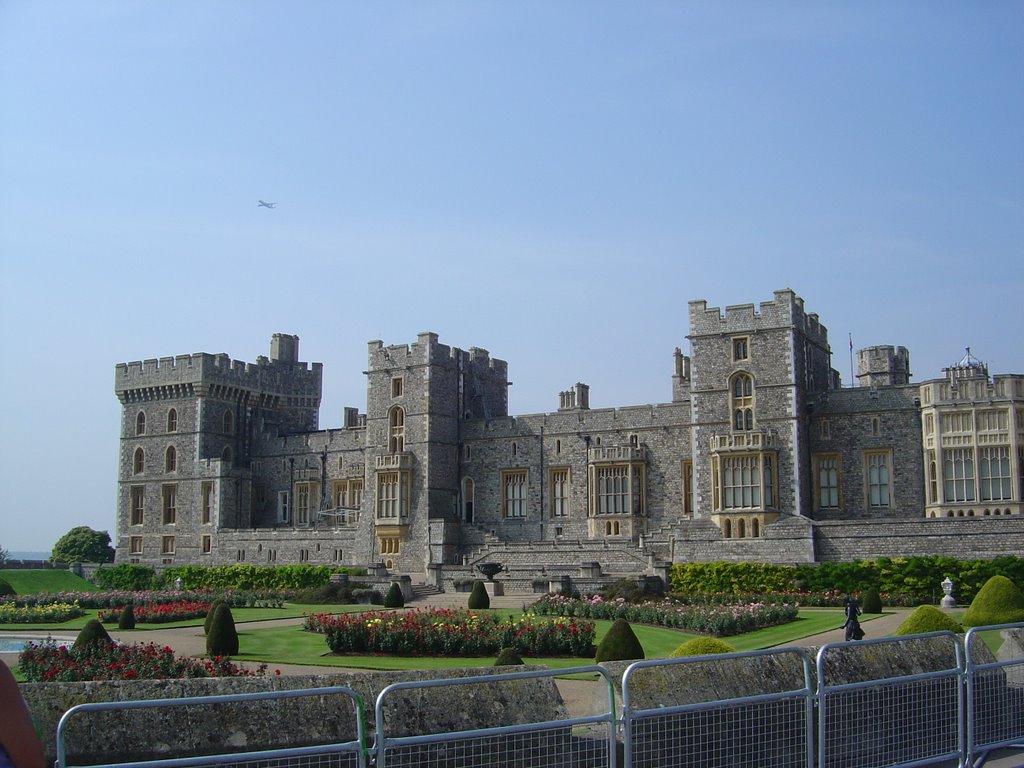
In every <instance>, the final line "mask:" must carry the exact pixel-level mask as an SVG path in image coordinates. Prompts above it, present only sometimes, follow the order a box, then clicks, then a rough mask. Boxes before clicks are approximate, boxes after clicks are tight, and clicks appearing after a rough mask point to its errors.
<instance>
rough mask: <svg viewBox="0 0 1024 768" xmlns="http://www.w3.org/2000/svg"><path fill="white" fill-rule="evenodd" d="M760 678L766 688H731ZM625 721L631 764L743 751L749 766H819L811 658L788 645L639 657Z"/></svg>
mask: <svg viewBox="0 0 1024 768" xmlns="http://www.w3.org/2000/svg"><path fill="white" fill-rule="evenodd" d="M752 681H756V683H757V685H758V687H759V689H760V690H762V691H764V693H763V694H762V695H758V696H749V695H732V696H729V695H728V693H729V690H730V689H732V690H733V691H735V690H736V689H737V688H744V687H747V686H748V685H749V684H750V683H751V682H752ZM737 684H738V685H737ZM748 690H749V688H748ZM622 723H623V726H622V732H623V746H624V749H623V754H624V763H625V765H626V766H628V767H629V768H669V767H671V768H684V767H685V766H727V765H736V764H737V762H736V761H737V758H738V757H739V756H742V765H744V766H763V768H787V767H792V768H811V766H812V765H813V754H814V752H813V740H814V729H813V723H814V689H813V687H812V681H811V662H810V658H809V657H808V656H807V654H806V653H805V652H804V651H803V650H801V649H798V648H787V649H782V650H767V651H752V652H748V653H730V654H721V655H717V656H695V657H684V658H677V659H660V660H654V661H641V662H636V663H634V664H631V665H630V666H629V667H628V668H627V669H626V671H625V672H624V673H623V676H622Z"/></svg>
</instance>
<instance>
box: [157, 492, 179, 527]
mask: <svg viewBox="0 0 1024 768" xmlns="http://www.w3.org/2000/svg"><path fill="white" fill-rule="evenodd" d="M162 498H163V509H162V515H161V522H162V523H163V524H164V525H174V524H175V523H177V522H178V486H176V485H165V486H163V488H162Z"/></svg>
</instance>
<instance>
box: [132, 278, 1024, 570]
mask: <svg viewBox="0 0 1024 768" xmlns="http://www.w3.org/2000/svg"><path fill="white" fill-rule="evenodd" d="M688 321H689V327H688V329H687V333H686V339H687V340H688V342H689V351H688V354H684V353H683V351H682V348H676V349H675V350H674V351H673V352H672V365H671V368H670V370H667V371H665V373H666V378H667V379H668V378H669V377H670V382H668V381H667V382H666V383H667V384H669V383H670V385H671V401H670V402H668V403H653V404H642V405H625V406H620V407H616V408H597V409H595V408H591V407H590V387H589V386H588V385H587V384H585V383H583V382H580V381H576V383H575V384H573V385H571V386H570V387H568V388H563V389H561V390H560V391H559V390H558V389H556V388H555V387H554V386H553V387H552V393H553V394H557V398H558V399H557V409H556V410H553V411H551V412H548V413H539V414H530V415H511V414H509V412H508V387H509V380H508V364H507V363H506V362H505V361H504V360H500V359H497V358H494V357H492V356H491V355H490V353H489V352H488V351H487V350H486V349H483V348H481V347H475V346H471V347H468V348H466V349H460V348H458V347H453V346H448V345H446V344H442V343H441V342H440V341H439V339H438V336H437V334H434V333H430V332H424V333H420V334H418V335H417V336H416V340H415V341H414V342H412V343H411V344H394V345H385V344H384V342H382V341H371V342H369V344H368V347H367V360H368V362H367V365H366V369H365V375H366V381H367V395H366V403H365V412H360V410H359V409H358V408H354V407H349V408H346V409H345V411H344V419H343V423H342V424H341V426H339V427H334V428H328V429H320V428H319V406H320V399H321V379H322V366H321V364H320V363H304V362H300V360H299V339H298V337H297V336H294V335H290V334H280V333H279V334H274V336H273V338H272V339H271V344H270V356H269V357H260V358H259V359H258V360H257V361H256V362H255V363H243V362H240V361H233V360H231V359H230V358H229V357H228V356H227V355H223V354H220V355H213V354H206V353H198V354H193V355H182V356H179V357H167V358H161V359H159V360H147V361H145V362H135V363H128V364H120V365H118V366H116V368H115V392H116V394H117V396H118V398H119V400H120V401H121V403H122V415H121V438H120V442H121V452H120V462H119V467H118V494H117V543H116V546H117V560H118V561H119V562H137V563H146V564H150V565H155V566H168V565H179V564H185V563H200V564H222V563H236V562H245V563H253V564H264V565H274V564H286V563H315V564H325V565H338V566H341V565H372V566H374V568H375V569H376V570H381V569H386V570H388V571H390V572H392V573H397V574H408V575H410V576H411V577H412V578H413V579H415V580H416V581H417V582H419V581H423V580H427V579H429V580H430V581H432V582H434V583H438V584H453V583H454V582H455V581H463V580H465V578H466V574H467V569H469V571H468V572H469V573H472V569H473V568H474V567H475V564H477V563H479V562H481V561H483V560H493V561H496V562H501V563H503V564H504V565H506V566H507V567H509V568H511V569H513V570H514V571H515V573H516V577H515V578H516V581H517V583H521V584H527V585H529V584H531V583H532V582H534V581H536V582H538V583H540V582H543V581H544V580H545V579H546V578H547V577H548V576H551V575H573V574H577V573H579V569H580V568H581V567H582V565H583V564H587V568H588V569H589V571H588V572H591V573H601V574H602V576H601V578H608V577H610V576H611V575H618V574H628V573H629V572H630V571H632V572H633V573H635V574H646V575H652V574H654V575H656V574H658V573H660V572H661V569H662V568H663V567H664V564H665V563H671V562H685V561H709V560H732V561H743V560H753V561H760V562H776V563H785V562H815V561H819V560H831V559H848V558H867V557H872V556H877V555H882V554H893V555H894V556H895V554H898V553H903V554H906V553H919V554H926V553H932V552H962V553H967V552H970V554H971V556H973V557H993V556H996V555H998V554H1003V553H1013V554H1017V553H1019V552H1020V551H1022V550H1024V374H1000V375H996V376H992V377H990V376H989V374H988V369H987V367H986V366H985V365H984V364H983V363H981V362H980V361H978V360H977V359H976V358H975V357H974V356H973V355H971V353H970V351H969V350H968V353H967V355H966V356H965V357H964V358H963V360H961V362H960V363H958V364H957V365H955V366H951V367H950V368H948V369H945V370H944V371H943V376H942V377H941V378H936V379H931V380H928V381H925V382H924V383H923V384H914V383H911V382H910V362H909V361H910V353H909V351H907V350H906V348H904V347H899V346H895V345H878V346H873V347H869V348H867V349H865V350H862V351H861V352H860V353H859V354H858V360H859V363H860V366H859V374H860V375H859V376H858V380H859V382H860V383H862V384H867V386H853V387H842V386H841V378H840V376H839V373H838V372H837V371H836V370H834V369H833V368H832V366H831V348H830V346H829V339H828V330H827V328H826V327H825V325H824V324H822V322H821V321H820V320H819V317H818V315H817V314H816V313H813V312H809V311H807V309H806V308H805V306H804V301H803V299H801V298H800V297H799V296H797V295H796V294H795V293H794V292H793V291H792V290H791V289H788V288H786V289H781V290H777V291H775V292H774V293H773V295H772V298H771V300H769V301H764V302H761V303H760V304H741V305H733V306H727V307H725V309H724V310H722V309H720V308H717V307H709V306H708V305H707V302H706V301H703V300H699V301H692V302H690V304H689V312H688ZM666 362H667V360H666ZM554 402H555V401H554V398H553V401H552V404H553V405H554ZM961 520H963V521H968V520H970V524H966V522H965V524H964V525H958V524H957V523H959V521H961ZM445 569H448V570H447V572H446V571H445ZM531 569H532V570H534V571H536V573H531ZM594 578H597V577H596V576H595V577H594Z"/></svg>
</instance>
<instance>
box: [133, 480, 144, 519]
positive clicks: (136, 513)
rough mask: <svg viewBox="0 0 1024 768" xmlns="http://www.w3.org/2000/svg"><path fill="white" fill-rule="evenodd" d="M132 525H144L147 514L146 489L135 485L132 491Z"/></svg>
mask: <svg viewBox="0 0 1024 768" xmlns="http://www.w3.org/2000/svg"><path fill="white" fill-rule="evenodd" d="M131 497H132V498H131V505H132V512H131V516H132V519H131V524H132V525H142V522H143V519H144V518H145V513H146V489H145V487H144V486H141V485H133V486H132V490H131Z"/></svg>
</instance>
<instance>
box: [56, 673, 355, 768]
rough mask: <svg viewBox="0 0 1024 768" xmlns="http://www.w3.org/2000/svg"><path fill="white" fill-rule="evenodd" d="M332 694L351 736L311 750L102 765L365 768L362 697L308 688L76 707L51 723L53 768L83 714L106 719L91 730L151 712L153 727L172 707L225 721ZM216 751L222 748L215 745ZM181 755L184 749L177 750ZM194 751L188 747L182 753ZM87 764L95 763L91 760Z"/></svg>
mask: <svg viewBox="0 0 1024 768" xmlns="http://www.w3.org/2000/svg"><path fill="white" fill-rule="evenodd" d="M332 695H337V696H341V697H343V698H344V699H346V700H348V701H349V702H350V703H351V706H352V718H351V722H350V723H349V724H350V725H351V727H352V731H353V733H354V738H352V739H350V740H347V741H342V742H338V743H332V744H320V745H315V746H301V747H290V748H283V749H266V750H258V751H249V752H244V751H239V752H227V751H218V752H217V753H216V754H208V755H195V756H190V757H181V756H175V755H174V751H175V750H173V749H159V750H157V749H151V750H150V751H151V753H152V755H154V756H151V757H147V759H141V760H140V759H134V760H126V761H122V762H106V763H104V764H105V765H107V766H109V767H110V768H129V767H136V768H141V767H142V766H146V768H198V767H199V766H222V767H228V766H230V767H232V768H283V767H284V766H287V768H367V764H368V755H367V749H366V731H365V717H364V712H363V703H362V699H361V698H360V697H359V694H357V693H356V692H355V691H353V690H352V689H351V688H347V687H344V686H332V687H325V688H308V689H300V690H294V691H268V692H261V693H247V694H229V695H222V696H195V697H185V698H180V699H148V700H141V701H117V702H95V703H91V704H79V705H77V706H75V707H72V708H71V709H69V710H68V711H67V712H65V713H64V716H63V717H62V718H61V719H60V722H59V723H58V724H57V762H56V768H69V766H70V764H69V762H68V750H67V734H68V731H69V729H70V728H71V727H72V724H73V721H74V720H75V719H76V718H78V717H80V716H82V715H84V714H86V713H93V717H94V718H96V717H97V716H98V717H100V718H103V717H104V716H106V721H107V722H106V723H104V724H100V725H99V726H97V724H96V723H90V724H89V727H90V728H91V729H93V730H95V729H96V728H97V727H99V728H100V729H104V725H107V726H109V724H110V721H111V719H112V718H120V719H121V721H122V723H123V722H124V721H125V720H127V719H129V718H135V717H137V716H138V713H139V712H140V711H142V710H156V712H155V715H156V719H155V720H154V721H153V722H154V723H159V722H160V710H165V709H168V708H173V707H195V708H197V710H198V711H196V712H191V711H190V712H189V715H190V716H191V715H192V714H196V715H197V716H198V717H203V713H206V716H207V717H214V715H213V712H214V711H215V710H216V709H217V708H221V712H220V714H221V716H222V718H223V717H225V716H226V717H227V718H231V717H235V716H237V715H238V714H239V713H240V712H244V709H245V708H246V707H251V706H252V705H253V704H254V703H255V702H260V701H264V700H266V699H273V700H274V701H275V702H280V701H283V700H287V699H298V698H302V697H313V696H316V697H324V696H332ZM135 725H136V730H145V731H146V732H147V736H148V741H149V743H150V744H153V743H154V742H157V741H159V740H161V739H167V737H168V736H169V735H172V734H166V733H165V731H166V728H164V729H162V730H163V731H164V732H161V729H158V728H153V730H152V731H148V729H145V728H144V726H143V727H141V728H140V727H138V726H140V725H142V724H140V723H135ZM218 749H221V750H222V747H218ZM183 751H184V750H183ZM188 751H189V752H190V753H194V751H195V750H194V749H192V750H188ZM159 752H165V753H167V754H169V755H171V756H169V757H156V756H155V754H158V753H159ZM87 757H89V758H92V759H90V760H89V764H92V763H93V762H95V756H92V755H89V756H87Z"/></svg>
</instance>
